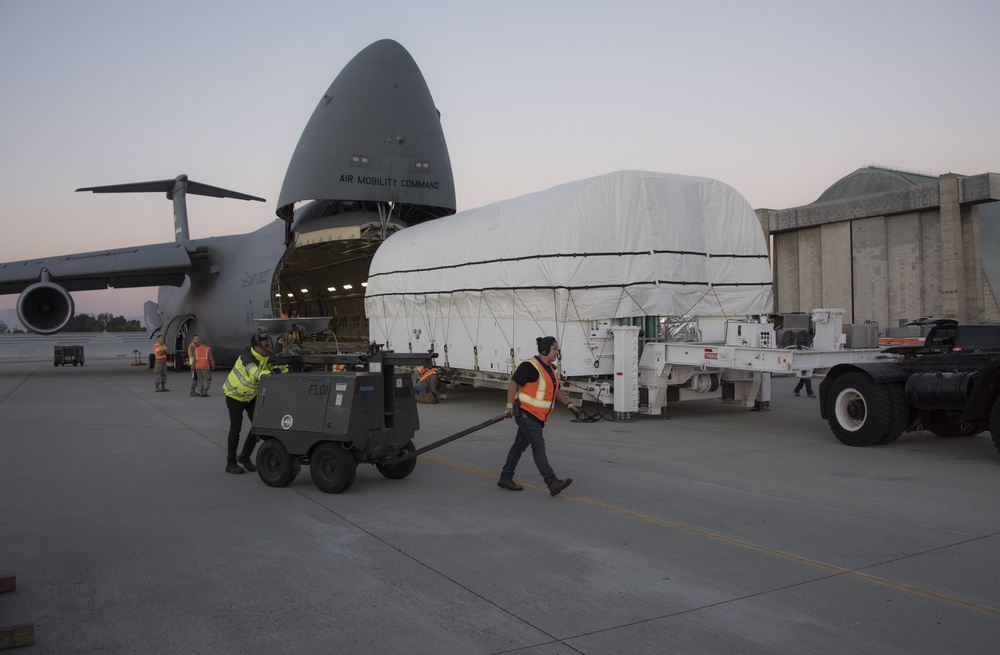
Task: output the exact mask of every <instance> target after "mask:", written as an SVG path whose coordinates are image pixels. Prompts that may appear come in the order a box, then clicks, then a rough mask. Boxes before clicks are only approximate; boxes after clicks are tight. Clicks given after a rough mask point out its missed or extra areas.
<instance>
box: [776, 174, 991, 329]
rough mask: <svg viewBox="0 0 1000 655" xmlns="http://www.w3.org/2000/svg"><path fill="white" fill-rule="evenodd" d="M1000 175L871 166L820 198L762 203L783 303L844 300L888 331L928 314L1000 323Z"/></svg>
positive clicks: (801, 306)
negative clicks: (772, 205) (785, 205)
mask: <svg viewBox="0 0 1000 655" xmlns="http://www.w3.org/2000/svg"><path fill="white" fill-rule="evenodd" d="M996 201H1000V174H997V173H983V174H980V175H957V174H954V173H948V174H945V175H941V176H940V177H933V176H929V175H921V174H915V173H908V172H903V171H898V170H892V169H887V168H879V167H866V168H861V169H859V170H857V171H854V172H853V173H851V174H850V175H847V176H846V177H844V178H842V179H840V180H839V181H837V182H836V183H835V184H833V186H831V187H830V188H829V189H827V190H826V191H824V192H823V195H821V196H820V197H819V199H817V200H816V201H815V202H813V203H811V204H808V205H804V206H802V207H793V208H791V209H758V210H756V213H757V217H758V218H759V219H760V222H761V225H762V226H763V228H764V231H765V233H766V234H768V235H769V236H770V239H769V241H770V244H771V262H772V266H773V268H774V293H775V303H774V309H775V311H778V312H783V313H784V312H808V311H810V310H811V309H814V308H818V307H828V308H835V307H836V308H844V309H846V310H847V315H846V316H845V317H844V321H845V323H864V322H876V323H878V325H879V327H880V332H881V333H882V334H883V335H886V336H894V334H893V332H894V331H895V330H894V329H895V328H897V327H898V326H900V325H902V324H903V323H905V322H906V321H908V320H912V319H915V318H920V317H923V316H937V317H945V318H955V319H958V320H959V321H960V322H964V323H989V322H997V321H1000V309H998V306H1000V299H998V294H1000V203H998V202H996Z"/></svg>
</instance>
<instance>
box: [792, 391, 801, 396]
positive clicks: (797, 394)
mask: <svg viewBox="0 0 1000 655" xmlns="http://www.w3.org/2000/svg"><path fill="white" fill-rule="evenodd" d="M792 393H794V394H795V397H796V398H801V396H800V395H799V392H798V391H793V392H792Z"/></svg>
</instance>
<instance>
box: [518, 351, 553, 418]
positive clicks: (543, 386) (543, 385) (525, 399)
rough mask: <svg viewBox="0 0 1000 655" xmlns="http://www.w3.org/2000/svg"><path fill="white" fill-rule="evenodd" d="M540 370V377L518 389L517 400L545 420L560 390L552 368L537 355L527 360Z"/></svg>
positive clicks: (529, 411) (533, 414)
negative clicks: (544, 363)
mask: <svg viewBox="0 0 1000 655" xmlns="http://www.w3.org/2000/svg"><path fill="white" fill-rule="evenodd" d="M526 361H528V362H530V363H531V365H532V366H534V367H535V369H536V370H537V371H538V379H537V380H535V381H534V382H529V383H527V384H526V385H524V386H523V387H519V388H518V390H517V400H518V402H519V403H520V405H521V409H522V410H523V411H525V412H528V413H529V414H531V415H532V416H534V417H535V418H537V419H538V420H539V421H541V422H543V423H544V422H545V419H546V418H547V417H548V415H549V412H551V411H552V406H553V405H554V404H555V402H556V392H557V391H559V380H558V379H557V378H556V376H555V373H554V372H553V371H552V369H551V368H549V367H548V366H545V365H543V364H542V362H540V361H539V360H538V358H537V357H532V358H531V359H529V360H526Z"/></svg>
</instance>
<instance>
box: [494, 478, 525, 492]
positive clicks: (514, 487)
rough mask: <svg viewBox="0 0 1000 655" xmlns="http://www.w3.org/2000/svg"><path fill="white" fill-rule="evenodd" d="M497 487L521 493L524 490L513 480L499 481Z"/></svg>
mask: <svg viewBox="0 0 1000 655" xmlns="http://www.w3.org/2000/svg"><path fill="white" fill-rule="evenodd" d="M497 486H498V487H500V488H501V489H507V490H508V491H521V490H522V489H524V487H522V486H521V485H519V484H518V483H516V482H514V481H513V480H497Z"/></svg>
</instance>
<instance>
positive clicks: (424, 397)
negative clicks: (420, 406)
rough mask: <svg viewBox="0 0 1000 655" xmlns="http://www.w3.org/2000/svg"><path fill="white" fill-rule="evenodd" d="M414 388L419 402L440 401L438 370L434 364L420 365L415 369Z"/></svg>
mask: <svg viewBox="0 0 1000 655" xmlns="http://www.w3.org/2000/svg"><path fill="white" fill-rule="evenodd" d="M413 377H414V383H413V390H414V391H415V392H416V393H417V402H418V403H428V404H431V405H433V404H434V403H436V402H437V401H438V382H439V378H438V372H437V368H435V367H433V366H418V367H416V368H415V369H413Z"/></svg>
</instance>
